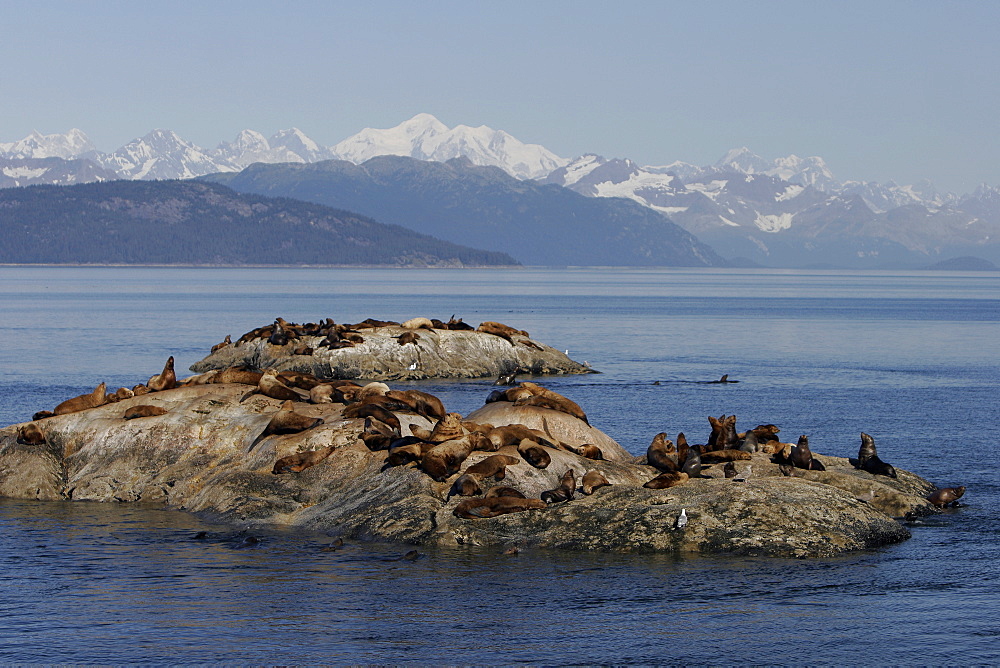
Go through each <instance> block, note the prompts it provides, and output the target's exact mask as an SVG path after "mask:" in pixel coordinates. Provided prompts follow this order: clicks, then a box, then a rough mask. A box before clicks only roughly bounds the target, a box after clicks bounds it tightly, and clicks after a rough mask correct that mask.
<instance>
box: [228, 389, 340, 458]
mask: <svg viewBox="0 0 1000 668" xmlns="http://www.w3.org/2000/svg"><path fill="white" fill-rule="evenodd" d="M292 407H293V404H292V402H291V401H286V402H285V403H283V404H282V405H281V408H279V409H278V411H277V412H276V413H275V414H274V415H273V416H271V420H270V422H268V423H267V426H266V427H264V431H262V432H261V433H260V435H258V436H257V438H255V439H254V440H253V442H252V443H251V444H250V447H249V448H247V452H250V451H252V450H253V449H254V448H255V447H257V444H258V443H260V442H261V441H263V440H264V439H265V438H267V437H268V436H274V435H282V434H297V433H299V432H303V431H305V430H307V429H312V428H313V427H317V426H319V425H321V424H323V418H314V417H309V416H308V415H302V414H301V413H296V412H295V411H294V410H292Z"/></svg>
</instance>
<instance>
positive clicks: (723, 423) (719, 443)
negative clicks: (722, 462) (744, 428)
mask: <svg viewBox="0 0 1000 668" xmlns="http://www.w3.org/2000/svg"><path fill="white" fill-rule="evenodd" d="M708 422H709V424H710V425H712V433H711V435H710V436H709V437H708V446H709V449H710V450H725V449H728V448H735V447H736V446H737V444H738V442H739V438H738V437H737V436H736V416H735V415H728V416H726V415H723V416H722V417H720V418H714V417H712V416H711V415H710V416H709V417H708Z"/></svg>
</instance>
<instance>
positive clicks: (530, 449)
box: [517, 438, 552, 469]
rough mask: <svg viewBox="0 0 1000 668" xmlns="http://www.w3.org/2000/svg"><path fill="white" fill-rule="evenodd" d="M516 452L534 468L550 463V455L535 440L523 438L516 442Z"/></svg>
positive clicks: (542, 467) (544, 466)
mask: <svg viewBox="0 0 1000 668" xmlns="http://www.w3.org/2000/svg"><path fill="white" fill-rule="evenodd" d="M517 452H518V454H519V455H521V456H522V457H524V461H526V462H528V463H529V464H531V465H532V466H534V467H535V468H536V469H544V468H546V467H547V466H548V465H549V464H551V463H552V457H551V456H550V455H549V453H547V452H546V451H545V448H543V447H542V446H541V445H539V444H538V442H537V441H533V440H530V439H527V438H526V439H524V440H522V441H521V442H520V444H518V446H517Z"/></svg>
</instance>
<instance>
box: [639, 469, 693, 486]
mask: <svg viewBox="0 0 1000 668" xmlns="http://www.w3.org/2000/svg"><path fill="white" fill-rule="evenodd" d="M687 479H688V474H687V473H684V472H683V471H671V472H669V473H661V474H660V475H658V476H656V477H655V478H653V479H652V480H650V481H649V482H647V483H646V484H645V485H643V487H646V488H647V489H666V488H668V487H674V486H675V485H679V484H681V483H682V482H684V481H685V480H687Z"/></svg>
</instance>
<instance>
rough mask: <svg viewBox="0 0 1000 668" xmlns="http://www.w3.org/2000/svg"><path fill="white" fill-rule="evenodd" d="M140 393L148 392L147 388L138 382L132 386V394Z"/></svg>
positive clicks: (137, 394)
mask: <svg viewBox="0 0 1000 668" xmlns="http://www.w3.org/2000/svg"><path fill="white" fill-rule="evenodd" d="M141 394H149V388H148V387H146V386H145V385H143V384H142V383H139V384H138V385H133V386H132V395H133V396H136V397H138V396H139V395H141Z"/></svg>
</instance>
